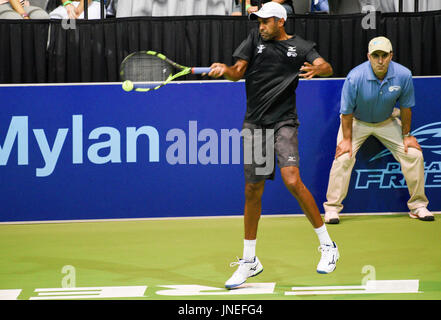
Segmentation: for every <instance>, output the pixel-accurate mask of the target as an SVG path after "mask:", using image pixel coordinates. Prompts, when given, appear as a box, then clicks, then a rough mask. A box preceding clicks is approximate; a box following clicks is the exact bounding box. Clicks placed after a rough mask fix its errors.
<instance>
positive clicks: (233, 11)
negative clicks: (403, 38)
mask: <svg viewBox="0 0 441 320" xmlns="http://www.w3.org/2000/svg"><path fill="white" fill-rule="evenodd" d="M85 1H88V19H101V1H100V0H0V19H83V18H84V2H85ZM269 1H275V2H278V3H280V4H282V5H283V6H284V7H285V9H286V11H287V13H288V15H290V14H310V13H326V14H329V13H330V14H345V13H359V12H361V11H362V10H363V8H364V7H365V6H371V7H372V6H373V7H375V9H376V10H377V11H381V12H398V11H399V9H400V8H401V9H402V10H403V11H404V12H413V11H430V10H441V1H440V0H419V1H418V6H419V7H418V8H417V9H418V10H415V3H416V2H415V1H414V0H381V1H380V0H330V1H328V0H205V1H200V0H180V1H176V0H173V1H171V0H105V1H104V5H105V9H104V17H106V18H113V17H116V18H120V17H121V18H122V17H134V16H185V15H235V16H238V15H242V11H243V10H245V11H246V14H250V13H252V12H255V11H257V10H258V8H259V6H260V5H262V4H263V3H265V2H269Z"/></svg>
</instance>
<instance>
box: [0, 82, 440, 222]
mask: <svg viewBox="0 0 441 320" xmlns="http://www.w3.org/2000/svg"><path fill="white" fill-rule="evenodd" d="M414 83H415V91H416V101H417V106H416V107H415V109H414V113H413V125H412V132H413V134H414V135H415V136H416V137H417V138H418V139H419V142H420V144H421V146H422V147H423V151H424V157H425V163H426V186H427V188H426V192H427V195H428V198H429V201H430V204H429V209H431V210H433V211H440V210H441V199H440V197H439V196H438V197H437V195H439V193H440V192H441V113H440V112H439V107H440V105H439V104H440V101H441V90H440V88H441V78H415V79H414ZM342 85H343V79H331V80H312V81H301V82H300V85H299V87H298V89H297V108H298V114H299V118H300V122H301V125H300V129H299V141H300V144H299V148H300V168H301V175H302V180H303V181H304V183H305V184H306V186H307V187H308V188H309V189H310V191H311V192H312V194H313V195H314V196H315V198H316V200H317V203H318V205H319V208H320V210H323V209H322V203H323V202H324V201H325V194H326V188H327V182H328V176H329V169H330V167H331V163H332V159H333V156H334V152H335V143H336V135H337V131H338V126H339V113H338V111H339V101H340V92H341V87H342ZM245 103H246V97H245V86H244V83H243V82H237V83H232V82H226V81H225V82H224V81H221V82H211V81H209V82H197V83H193V82H187V83H176V84H169V85H167V86H165V87H163V88H161V89H160V90H157V91H154V92H149V93H133V92H131V93H127V92H124V91H123V90H122V89H121V86H120V85H119V84H80V85H36V86H1V87H0V104H1V111H0V186H1V190H0V202H1V210H0V221H40V220H76V219H112V218H144V217H179V216H211V215H220V216H221V215H241V214H242V211H243V204H244V178H243V171H242V165H243V154H242V152H241V147H240V144H241V140H240V132H241V130H242V119H243V116H244V113H245ZM357 158H358V161H357V163H356V166H355V168H354V171H353V175H352V179H351V185H350V190H349V194H348V197H347V198H346V200H345V202H344V205H345V208H344V212H347V213H350V212H355V213H362V212H384V211H387V212H403V211H406V210H407V207H406V202H407V199H408V191H407V189H406V186H405V181H404V179H403V176H402V174H401V171H400V170H399V164H397V162H396V161H395V160H394V159H393V157H392V156H391V155H390V154H388V153H387V152H386V151H385V150H384V148H383V147H382V146H381V144H380V143H379V142H378V141H376V140H375V139H373V138H372V139H369V140H368V141H367V142H366V143H365V145H364V146H363V147H362V149H361V150H360V151H359V154H358V157H357ZM263 213H264V214H296V213H301V210H300V208H299V206H298V204H297V202H296V200H295V199H294V198H293V197H292V196H291V195H290V194H289V192H288V191H287V190H286V189H285V187H284V185H283V182H282V180H281V178H280V173H279V171H278V170H277V175H276V180H275V181H274V182H268V183H267V186H266V189H265V194H264V197H263Z"/></svg>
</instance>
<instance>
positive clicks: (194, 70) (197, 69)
mask: <svg viewBox="0 0 441 320" xmlns="http://www.w3.org/2000/svg"><path fill="white" fill-rule="evenodd" d="M210 71H211V68H201V67H194V68H191V73H192V74H202V73H209V72H210Z"/></svg>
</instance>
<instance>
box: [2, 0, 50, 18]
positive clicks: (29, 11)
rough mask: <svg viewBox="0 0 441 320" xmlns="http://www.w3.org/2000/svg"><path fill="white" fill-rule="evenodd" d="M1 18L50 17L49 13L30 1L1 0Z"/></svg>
mask: <svg viewBox="0 0 441 320" xmlns="http://www.w3.org/2000/svg"><path fill="white" fill-rule="evenodd" d="M0 19H49V15H48V14H47V12H46V11H44V10H43V9H41V8H39V7H35V6H31V5H30V4H29V1H25V0H0Z"/></svg>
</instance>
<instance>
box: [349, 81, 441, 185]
mask: <svg viewBox="0 0 441 320" xmlns="http://www.w3.org/2000/svg"><path fill="white" fill-rule="evenodd" d="M389 90H390V89H389ZM412 135H413V136H414V137H415V138H416V139H417V140H418V143H419V144H420V146H421V148H422V149H424V150H427V151H430V153H432V154H436V155H441V122H433V123H430V124H427V125H424V126H422V127H420V128H418V129H416V130H414V131H413V132H412ZM389 155H391V152H390V151H389V150H388V149H385V150H383V151H381V152H379V153H378V154H376V155H375V156H373V157H372V158H371V159H370V160H369V162H372V161H374V160H377V159H381V158H384V157H387V156H389ZM424 171H425V187H426V188H441V161H433V162H425V165H424ZM356 173H357V180H356V183H355V189H368V188H369V187H378V188H379V189H396V188H407V185H406V180H405V179H404V176H403V174H402V172H401V166H400V164H399V163H398V162H388V163H387V165H386V168H384V169H360V170H356Z"/></svg>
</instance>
